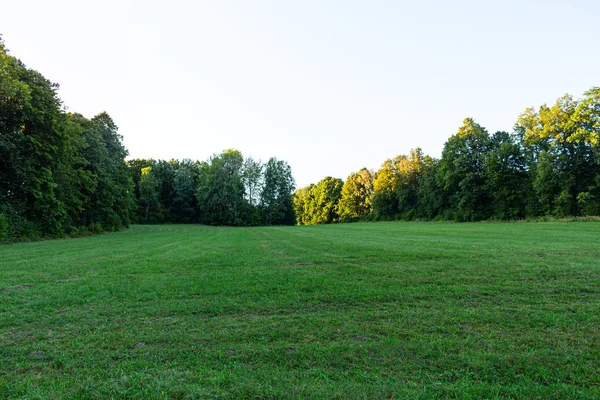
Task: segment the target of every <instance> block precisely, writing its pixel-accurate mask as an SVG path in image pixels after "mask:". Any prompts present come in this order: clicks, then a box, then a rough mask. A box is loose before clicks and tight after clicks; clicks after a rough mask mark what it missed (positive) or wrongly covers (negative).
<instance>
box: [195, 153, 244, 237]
mask: <svg viewBox="0 0 600 400" xmlns="http://www.w3.org/2000/svg"><path fill="white" fill-rule="evenodd" d="M243 163H244V157H243V156H242V154H241V153H240V152H239V151H237V150H232V149H230V150H225V151H223V152H222V153H221V154H219V155H214V156H213V157H211V159H210V160H209V161H208V162H207V163H204V164H203V165H202V166H201V168H200V170H199V176H198V189H197V191H196V197H197V198H198V203H199V206H200V216H201V221H202V222H204V223H210V224H216V225H244V224H246V223H247V221H248V215H249V213H250V207H249V204H248V202H247V201H246V198H245V190H244V183H243V180H242V168H243Z"/></svg>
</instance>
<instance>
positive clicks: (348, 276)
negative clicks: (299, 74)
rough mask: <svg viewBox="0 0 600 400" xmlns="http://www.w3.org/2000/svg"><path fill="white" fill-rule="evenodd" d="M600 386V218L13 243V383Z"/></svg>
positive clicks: (155, 232) (91, 388) (6, 250)
mask: <svg viewBox="0 0 600 400" xmlns="http://www.w3.org/2000/svg"><path fill="white" fill-rule="evenodd" d="M448 397H450V398H477V399H482V398H523V399H530V398H541V399H551V398H555V399H564V398H582V399H583V398H600V223H594V222H589V223H581V222H580V223H568V222H548V223H475V224H452V223H369V224H366V223H365V224H345V225H329V226H312V227H266V228H215V227H205V226H198V225H196V226H182V225H179V226H173V225H167V226H134V227H132V228H131V229H129V230H127V231H124V232H120V233H111V234H105V235H102V236H96V237H89V238H80V239H64V240H53V241H45V242H37V243H23V244H15V245H8V246H2V247H0V398H3V399H4V398H29V399H38V398H39V399H64V398H103V399H107V398H138V399H146V398H182V399H187V398H318V399H321V398H339V399H346V398H365V399H366V398H369V399H371V398H375V399H383V398H448Z"/></svg>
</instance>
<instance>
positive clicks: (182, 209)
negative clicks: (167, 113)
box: [0, 37, 295, 242]
mask: <svg viewBox="0 0 600 400" xmlns="http://www.w3.org/2000/svg"><path fill="white" fill-rule="evenodd" d="M57 90H58V85H57V84H55V83H52V82H50V81H49V80H48V79H46V78H45V77H44V76H43V75H42V74H40V73H39V72H37V71H35V70H32V69H30V68H27V67H26V66H25V65H24V64H23V63H22V62H21V61H20V60H18V59H16V58H15V57H13V56H11V55H10V54H9V52H8V51H7V49H6V47H5V45H4V42H3V41H2V40H1V37H0V242H2V241H10V240H23V239H37V238H42V237H57V236H64V235H84V234H88V233H97V232H102V231H113V230H118V229H121V228H123V227H127V226H129V224H131V223H192V222H196V223H204V224H217V225H262V224H265V225H271V224H293V223H294V222H295V217H294V214H293V207H292V199H291V195H292V194H293V191H294V189H295V187H294V180H293V178H292V172H291V168H290V166H289V165H288V164H287V163H286V162H285V161H281V160H277V159H276V158H271V159H269V160H268V162H266V163H265V164H263V163H261V162H260V161H256V160H253V159H252V158H244V157H243V156H242V154H241V153H240V152H239V151H237V150H226V151H224V152H223V153H221V154H216V155H213V156H212V157H210V158H209V159H208V160H207V161H203V162H198V161H195V162H192V161H190V160H182V161H177V160H171V161H162V160H158V161H155V160H141V159H136V160H130V161H127V160H126V157H127V155H128V152H127V150H126V149H125V147H124V145H123V141H122V137H121V135H119V133H118V128H117V126H116V125H115V123H114V121H113V120H112V119H111V117H110V116H109V115H108V114H107V113H105V112H103V113H101V114H99V115H97V116H95V117H93V118H92V119H87V118H85V117H84V116H82V115H81V114H78V113H73V112H66V111H65V109H64V107H63V104H62V102H61V100H60V99H59V97H58V95H57Z"/></svg>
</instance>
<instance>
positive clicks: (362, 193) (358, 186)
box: [337, 168, 373, 221]
mask: <svg viewBox="0 0 600 400" xmlns="http://www.w3.org/2000/svg"><path fill="white" fill-rule="evenodd" d="M372 198H373V174H372V173H371V171H369V170H368V169H366V168H362V169H361V170H360V171H358V172H356V173H352V174H350V176H348V178H347V179H346V181H345V182H344V186H343V187H342V196H341V198H340V201H339V203H338V207H337V213H338V215H339V218H340V220H341V221H356V220H358V219H360V218H363V217H366V216H367V215H369V214H370V213H371V210H372V208H373V206H372Z"/></svg>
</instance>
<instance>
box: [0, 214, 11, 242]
mask: <svg viewBox="0 0 600 400" xmlns="http://www.w3.org/2000/svg"><path fill="white" fill-rule="evenodd" d="M10 236H11V235H10V226H9V225H8V218H7V217H6V215H4V214H0V242H6V241H8V240H9V239H10Z"/></svg>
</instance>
